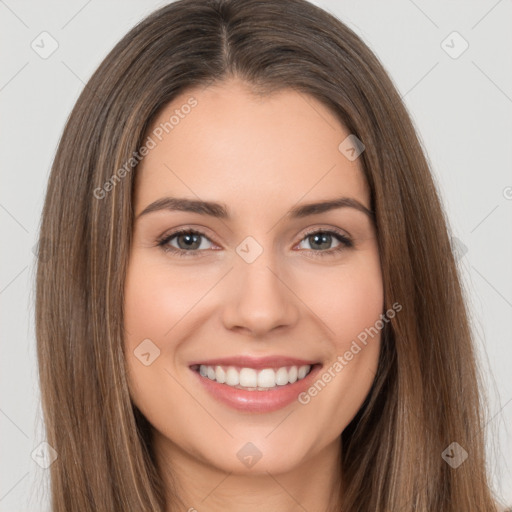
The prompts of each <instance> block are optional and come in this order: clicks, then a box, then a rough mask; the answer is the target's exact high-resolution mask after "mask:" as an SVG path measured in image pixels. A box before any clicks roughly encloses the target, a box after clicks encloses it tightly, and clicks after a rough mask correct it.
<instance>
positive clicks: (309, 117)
mask: <svg viewBox="0 0 512 512" xmlns="http://www.w3.org/2000/svg"><path fill="white" fill-rule="evenodd" d="M131 169H133V172H130V170H131ZM40 240H41V250H42V251H43V252H44V253H45V255H46V257H45V259H44V260H42V259H41V260H40V261H39V262H38V273H37V302H36V313H37V323H36V333H37V340H38V358H39V369H40V381H41V389H42V402H43V411H44V415H45V421H46V429H47V437H48V442H49V443H50V445H52V447H53V448H54V449H55V450H56V451H57V453H58V454H59V457H58V459H57V461H56V462H55V463H54V464H52V466H51V483H52V509H53V510H54V511H56V512H63V511H69V510H74V511H75V510H76V511H93V510H94V511H97V510H105V511H109V512H112V511H123V512H126V511H141V510H144V511H161V512H171V511H172V512H174V511H177V510H190V511H192V510H197V511H199V512H201V511H203V510H204V511H206V510H208V511H220V510H222V511H230V510H233V511H235V510H236V511H240V510H244V511H248V512H251V511H255V510H273V511H276V510H278V511H280V512H287V511H294V510H297V509H298V508H301V509H302V510H308V511H310V512H334V511H340V510H343V511H344V512H356V511H363V510H364V511H369V510H371V511H375V512H388V511H394V512H396V511H404V512H405V511H412V510H415V511H416V512H420V511H421V512H427V511H432V510H436V511H439V512H441V511H442V512H456V511H457V512H460V511H461V510H472V511H482V512H483V511H485V512H491V511H495V510H497V508H496V505H495V503H494V500H493V497H492V493H491V491H490V489H489V485H488V481H487V475H486V470H485V453H484V438H483V425H484V417H483V413H482V411H481V409H480V395H479V379H478V372H477V367H476V363H475V356H474V349H473V343H472V337H471V332H470V329H469V326H468V319H467V313H466V309H465V305H464V302H463V298H462V293H461V287H460V284H459V278H458V275H457V270H456V266H455V262H454V257H453V255H452V252H451V247H450V241H449V236H448V228H447V222H446V220H445V217H444V214H443V210H442V207H441V205H440V202H439V199H438V195H437V192H436V187H435V185H434V183H433V180H432V177H431V174H430V171H429V168H428V166H427V163H426V160H425V157H424V155H423V153H422V150H421V147H420V144H419V143H418V139H417V137H416V135H415V132H414V129H413V126H412V124H411V121H410V119H409V116H408V114H407V112H406V110H405V108H404V106H403V105H402V103H401V101H400V97H399V95H398V94H397V92H396V90H395V89H394V87H393V85H392V83H391V81H390V79H389V78H388V76H387V74H386V73H385V71H384V70H383V68H382V66H381V65H380V63H379V62H378V61H377V59H376V58H375V56H374V55H373V54H372V53H371V52H370V50H369V49H368V48H367V47H366V46H365V44H364V43H363V42H362V41H361V40H360V39H359V38H358V37H357V36H356V35H355V34H354V33H353V32H352V31H350V30H349V29H348V28H347V27H346V26H345V25H344V24H342V23H341V22H340V21H339V20H337V19H336V18H334V17H332V16H331V15H330V14H328V13H326V12H324V11H322V10H321V9H319V8H318V7H315V6H313V5H312V4H310V3H308V2H306V1H303V0H289V1H287V2H282V1H277V0H268V1H266V2H261V1H259V0H243V1H242V0H180V1H177V2H174V3H172V4H170V5H167V6H165V7H163V8H161V9H160V10H158V11H156V12H154V13H153V14H152V15H150V16H149V17H148V18H146V19H145V20H143V21H142V22H141V23H140V24H139V25H137V27H135V28H134V29H133V30H132V31H131V32H130V33H129V34H127V35H126V36H125V37H124V38H123V39H122V40H121V41H120V42H119V43H118V44H117V46H116V47H115V48H114V49H113V50H112V51H111V53H110V54H109V55H108V56H107V57H106V59H105V60H104V62H103V63H102V64H101V66H100V67H99V69H98V70H97V71H96V73H95V74H94V75H93V77H92V78H91V79H90V81H89V83H88V84H87V85H86V87H85V88H84V91H83V93H82V94H81V96H80V98H79V99H78V101H77V104H76V106H75V108H74V110H73V112H72V114H71V116H70V118H69V120H68V123H67V125H66V128H65V130H64V134H63V136H62V139H61V142H60V145H59V148H58V151H57V154H56V157H55V161H54V164H53V168H52V172H51V176H50V181H49V185H48V191H47V195H46V202H45V206H44V211H43V218H42V225H41V237H40ZM45 244H47V245H48V247H45ZM427 262H428V264H427ZM63 433H65V435H63Z"/></svg>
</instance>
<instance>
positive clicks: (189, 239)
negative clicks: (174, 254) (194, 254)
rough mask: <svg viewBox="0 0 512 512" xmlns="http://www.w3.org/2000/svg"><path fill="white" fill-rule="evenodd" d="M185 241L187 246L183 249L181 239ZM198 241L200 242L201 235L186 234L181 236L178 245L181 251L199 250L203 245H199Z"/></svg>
mask: <svg viewBox="0 0 512 512" xmlns="http://www.w3.org/2000/svg"><path fill="white" fill-rule="evenodd" d="M182 238H183V239H184V240H186V241H185V246H184V247H182V246H181V245H182V244H181V243H180V239H182ZM198 240H199V235H196V234H193V233H189V234H185V235H181V236H179V237H178V245H179V246H180V249H185V250H187V249H197V248H198V247H199V246H200V245H201V243H200V242H199V243H198ZM194 244H195V245H194Z"/></svg>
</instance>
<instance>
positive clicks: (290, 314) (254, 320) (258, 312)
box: [223, 261, 298, 337]
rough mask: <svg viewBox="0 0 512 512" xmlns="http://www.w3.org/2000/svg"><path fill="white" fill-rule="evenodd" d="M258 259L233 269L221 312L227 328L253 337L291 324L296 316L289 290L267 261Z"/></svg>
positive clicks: (294, 305) (295, 319)
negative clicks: (227, 295)
mask: <svg viewBox="0 0 512 512" xmlns="http://www.w3.org/2000/svg"><path fill="white" fill-rule="evenodd" d="M259 263H260V264H259V265H254V263H253V264H250V265H247V264H244V265H240V267H239V268H238V269H237V271H236V272H233V276H232V277H231V283H228V294H229V299H228V300H227V303H226V306H225V308H224V314H223V321H224V325H225V326H226V328H227V329H230V330H243V331H246V332H248V333H250V334H251V335H252V336H253V337H262V336H264V335H266V334H267V333H268V332H271V331H274V330H276V329H278V328H280V329H283V328H285V327H289V326H292V325H294V324H295V323H296V322H297V319H298V309H297V304H296V301H295V300H294V295H293V293H291V292H290V290H289V288H288V287H287V286H286V285H285V284H284V282H283V280H282V278H281V277H280V276H279V275H278V273H277V272H275V271H274V270H272V269H271V267H270V266H269V265H268V264H266V263H265V262H263V261H260V262H259Z"/></svg>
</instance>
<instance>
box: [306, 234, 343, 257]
mask: <svg viewBox="0 0 512 512" xmlns="http://www.w3.org/2000/svg"><path fill="white" fill-rule="evenodd" d="M334 241H336V242H338V245H336V246H335V247H330V246H331V244H332V243H333V242H334ZM304 242H307V243H308V244H309V246H310V247H311V249H309V252H311V254H312V255H313V256H315V257H317V256H320V257H323V256H332V255H333V254H335V253H338V252H340V251H343V250H344V249H347V248H350V247H353V243H352V241H351V240H350V239H349V238H348V237H347V236H346V235H344V234H343V233H340V232H339V231H335V230H325V229H317V230H315V231H310V232H308V233H306V236H305V237H304V238H303V239H302V241H301V243H300V244H299V246H300V245H301V244H303V243H304Z"/></svg>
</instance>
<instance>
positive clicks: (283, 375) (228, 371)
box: [199, 364, 311, 389]
mask: <svg viewBox="0 0 512 512" xmlns="http://www.w3.org/2000/svg"><path fill="white" fill-rule="evenodd" d="M309 370H311V366H310V365H309V364H306V365H304V366H290V367H287V366H283V367H282V368H279V369H278V370H274V369H273V368H263V369H262V370H255V369H254V368H240V369H237V368H234V367H233V366H228V367H224V366H208V365H204V364H202V365H200V366H199V373H200V374H201V375H202V376H203V377H208V378H209V379H211V380H216V381H217V382H219V383H220V384H227V385H228V386H232V387H238V388H240V387H243V388H256V389H257V388H263V389H268V388H273V387H275V386H285V385H286V384H288V383H290V384H293V383H294V382H295V381H297V380H301V379H303V378H304V377H305V376H306V375H307V374H308V373H309Z"/></svg>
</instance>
